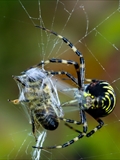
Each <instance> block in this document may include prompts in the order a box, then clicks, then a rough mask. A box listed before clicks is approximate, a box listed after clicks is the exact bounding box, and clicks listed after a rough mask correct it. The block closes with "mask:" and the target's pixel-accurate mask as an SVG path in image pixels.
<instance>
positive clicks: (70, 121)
mask: <svg viewBox="0 0 120 160" xmlns="http://www.w3.org/2000/svg"><path fill="white" fill-rule="evenodd" d="M60 120H62V121H64V122H67V123H73V124H77V125H80V124H81V122H80V121H75V120H72V119H66V118H60Z"/></svg>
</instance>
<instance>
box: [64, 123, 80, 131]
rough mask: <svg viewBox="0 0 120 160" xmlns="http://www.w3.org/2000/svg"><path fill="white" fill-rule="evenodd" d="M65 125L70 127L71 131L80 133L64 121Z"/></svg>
mask: <svg viewBox="0 0 120 160" xmlns="http://www.w3.org/2000/svg"><path fill="white" fill-rule="evenodd" d="M65 126H67V127H68V128H70V129H72V130H73V131H75V132H77V133H82V132H81V131H79V130H77V129H75V128H73V127H72V126H70V125H69V124H68V123H65Z"/></svg>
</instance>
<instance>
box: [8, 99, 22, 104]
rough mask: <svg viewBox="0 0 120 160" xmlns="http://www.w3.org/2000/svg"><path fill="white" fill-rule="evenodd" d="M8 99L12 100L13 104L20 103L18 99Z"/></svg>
mask: <svg viewBox="0 0 120 160" xmlns="http://www.w3.org/2000/svg"><path fill="white" fill-rule="evenodd" d="M8 101H9V102H12V103H13V104H19V103H20V101H19V99H14V100H10V99H8Z"/></svg>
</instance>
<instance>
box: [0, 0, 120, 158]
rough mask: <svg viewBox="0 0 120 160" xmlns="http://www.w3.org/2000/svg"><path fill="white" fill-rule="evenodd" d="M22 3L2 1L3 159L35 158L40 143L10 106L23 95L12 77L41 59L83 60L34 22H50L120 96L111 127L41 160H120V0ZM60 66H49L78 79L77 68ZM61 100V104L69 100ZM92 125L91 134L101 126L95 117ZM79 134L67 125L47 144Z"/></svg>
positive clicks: (93, 74)
mask: <svg viewBox="0 0 120 160" xmlns="http://www.w3.org/2000/svg"><path fill="white" fill-rule="evenodd" d="M21 2H22V5H21V3H20V2H19V1H17V0H16V1H0V159H31V152H32V151H33V150H32V145H35V142H34V138H33V137H32V136H31V125H30V124H29V122H28V117H27V116H26V114H25V112H24V111H23V110H22V107H21V106H14V105H13V104H11V103H9V102H7V99H8V98H9V99H15V98H17V97H18V95H19V91H18V87H17V85H16V84H15V82H14V80H13V79H12V75H19V74H20V72H21V71H23V70H25V69H27V68H29V67H30V66H32V65H34V64H37V63H39V62H40V61H41V60H43V59H44V60H45V59H47V58H52V57H58V58H63V59H71V60H75V61H77V62H79V58H78V57H77V56H76V55H75V54H74V53H73V52H72V51H71V50H70V49H69V48H68V47H67V46H66V45H65V44H61V42H60V41H59V40H58V44H57V45H56V47H54V48H53V46H54V44H55V42H56V37H54V36H50V37H49V34H48V33H47V34H46V33H44V32H43V31H41V30H39V29H38V28H35V27H34V24H37V25H40V24H44V25H45V26H46V27H47V28H49V29H51V28H52V30H54V31H56V32H57V33H59V34H62V35H63V36H65V37H67V38H68V39H69V40H70V41H71V42H73V44H75V45H76V47H77V48H78V49H79V50H80V51H81V52H82V53H83V55H84V58H85V62H86V77H87V78H97V79H105V80H107V81H108V82H110V83H111V84H112V85H113V87H114V88H115V92H116V96H117V105H116V108H115V110H114V111H113V112H112V114H110V115H109V116H108V117H105V118H103V120H104V122H105V125H104V127H103V128H102V129H101V130H100V131H98V132H97V133H96V134H94V135H93V136H92V137H90V138H83V139H81V140H79V142H76V143H75V144H74V145H71V146H69V147H68V148H65V149H60V150H52V151H49V152H45V151H42V154H41V159H51V160H53V159H66V160H67V159H71V160H78V159H79V160H80V159H89V160H93V159H110V158H111V159H120V138H119V132H120V112H119V105H120V100H119V99H120V98H119V96H120V80H119V78H120V75H119V73H120V44H119V42H120V12H119V9H120V8H119V1H117V0H116V1H77V0H75V1H36V0H35V1H33V0H31V1H21ZM39 2H40V3H39ZM38 3H39V5H38ZM23 6H24V8H23ZM27 13H28V14H29V16H31V17H32V18H31V19H30V17H28V14H27ZM40 15H41V17H40ZM39 19H40V20H39ZM87 26H88V29H87ZM85 35H86V36H85ZM49 38H50V39H49ZM79 40H80V41H79ZM60 46H61V47H60ZM59 48H60V49H59ZM54 65H55V66H54ZM54 65H48V66H46V69H47V70H50V69H52V70H55V69H56V70H61V69H62V70H67V71H68V72H70V73H72V74H73V75H74V76H76V74H75V71H74V68H72V67H70V66H69V67H68V66H64V65H60V64H54ZM55 78H56V79H58V77H55ZM60 79H62V77H60ZM117 79H118V80H117ZM65 82H67V83H70V81H65ZM58 83H59V81H58ZM63 83H64V82H63ZM71 85H73V84H72V83H71ZM61 88H62V86H61ZM59 96H60V100H61V102H65V101H67V100H68V98H69V97H67V96H65V95H62V94H60V95H59ZM65 117H67V118H71V119H75V120H79V112H78V111H75V112H67V113H65ZM87 121H88V125H89V130H90V129H92V128H93V127H95V126H96V125H97V123H96V122H95V121H94V120H93V119H92V118H91V117H90V116H89V115H87ZM76 128H79V129H80V130H81V129H82V127H77V126H76ZM75 136H77V134H76V133H74V131H71V130H70V129H68V128H66V127H65V126H64V123H63V122H61V123H60V127H59V128H58V129H57V130H56V131H54V132H47V138H46V141H45V143H44V146H46V145H47V146H48V145H49V146H51V145H55V144H61V143H64V142H66V141H67V140H70V139H72V138H74V137H75Z"/></svg>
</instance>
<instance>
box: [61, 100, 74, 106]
mask: <svg viewBox="0 0 120 160" xmlns="http://www.w3.org/2000/svg"><path fill="white" fill-rule="evenodd" d="M75 102H77V100H71V101H68V102H65V103H63V104H61V107H64V106H66V105H71V104H73V103H75Z"/></svg>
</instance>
